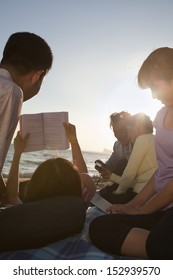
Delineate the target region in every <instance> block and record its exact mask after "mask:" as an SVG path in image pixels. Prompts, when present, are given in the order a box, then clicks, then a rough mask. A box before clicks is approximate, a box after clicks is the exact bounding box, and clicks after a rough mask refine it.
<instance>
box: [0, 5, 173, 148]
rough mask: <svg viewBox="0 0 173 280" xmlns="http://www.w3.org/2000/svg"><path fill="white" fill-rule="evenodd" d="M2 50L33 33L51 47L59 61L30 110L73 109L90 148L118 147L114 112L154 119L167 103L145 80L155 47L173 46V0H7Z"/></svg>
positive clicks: (29, 104) (25, 110) (80, 134)
mask: <svg viewBox="0 0 173 280" xmlns="http://www.w3.org/2000/svg"><path fill="white" fill-rule="evenodd" d="M0 11H1V17H0V30H1V32H0V33H1V45H0V53H2V51H3V47H4V45H5V43H6V41H7V39H8V37H9V36H10V35H11V34H12V33H14V32H18V31H29V32H33V33H36V34H38V35H40V36H41V37H43V38H44V39H45V40H46V41H47V42H48V44H49V45H50V46H51V49H52V51H53V55H54V63H53V67H52V69H51V71H50V72H49V73H48V75H47V76H46V78H45V82H44V84H43V86H42V88H41V91H40V93H39V94H38V96H36V97H34V98H33V99H32V100H30V101H28V102H26V103H25V104H24V106H23V110H22V113H39V112H43V111H45V112H46V111H47V112H49V111H68V112H69V118H70V122H72V123H74V124H75V125H76V127H77V132H78V139H79V142H80V145H81V148H82V150H88V151H102V150H103V149H104V148H106V149H112V146H113V143H114V140H115V139H114V136H113V133H112V131H111V130H110V129H109V115H110V114H111V113H113V112H119V111H121V110H126V111H128V112H130V113H132V114H133V113H137V112H145V113H146V114H148V115H149V116H150V117H151V119H153V118H154V116H155V114H156V112H157V111H158V110H159V109H160V108H161V107H162V104H161V103H160V102H159V101H157V100H152V98H151V94H150V92H149V90H146V91H144V90H141V89H139V88H138V85H137V73H138V70H139V68H140V66H141V64H142V62H143V60H144V59H145V58H146V57H147V56H148V55H149V53H150V52H151V51H153V50H154V49H156V48H158V47H161V46H169V47H173V33H172V29H173V17H172V11H173V1H172V0H164V1H163V0H150V1H143V0H131V1H129V0H29V1H24V0H15V1H14V0H0Z"/></svg>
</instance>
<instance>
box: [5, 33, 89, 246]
mask: <svg viewBox="0 0 173 280" xmlns="http://www.w3.org/2000/svg"><path fill="white" fill-rule="evenodd" d="M52 60H53V57H52V52H51V49H50V47H49V46H48V44H47V43H46V42H45V41H44V40H43V39H42V38H41V37H39V36H37V35H35V34H32V33H28V32H18V33H15V34H12V35H11V36H10V38H9V39H8V41H7V43H6V46H5V48H4V52H3V57H2V61H1V64H0V174H1V172H2V168H3V164H4V161H5V158H6V155H7V152H8V149H9V146H10V143H11V140H12V137H13V134H14V131H15V129H16V126H17V122H18V119H19V115H20V111H21V106H22V102H23V101H26V100H28V99H29V98H31V97H33V96H34V95H36V94H37V93H38V92H39V89H40V87H41V84H42V81H43V78H44V76H45V75H46V73H47V72H48V71H49V69H50V68H51V66H52ZM10 186H11V187H10V188H11V189H8V188H7V191H6V187H5V183H4V181H3V177H2V175H1V178H0V187H1V202H2V203H3V202H4V198H7V199H6V200H7V201H6V202H7V203H8V195H9V194H10V193H11V192H12V193H13V192H14V189H13V184H10ZM6 194H7V195H6ZM2 196H3V197H2ZM13 204H17V205H14V206H11V207H0V228H1V233H0V251H7V250H19V249H26V248H34V247H41V246H43V245H45V244H48V243H51V242H55V241H57V240H59V239H62V238H64V237H67V236H69V235H71V234H74V233H77V232H79V231H80V230H81V229H82V227H83V224H84V221H85V207H84V204H83V202H82V200H81V199H80V198H77V197H73V196H72V197H70V196H67V197H54V198H49V199H44V200H41V201H36V202H29V203H24V204H18V202H17V201H16V202H14V203H13ZM43 217H44V219H43Z"/></svg>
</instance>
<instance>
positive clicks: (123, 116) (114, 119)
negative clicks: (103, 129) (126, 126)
mask: <svg viewBox="0 0 173 280" xmlns="http://www.w3.org/2000/svg"><path fill="white" fill-rule="evenodd" d="M130 116H131V115H130V114H129V113H128V112H126V111H121V112H120V113H112V114H111V115H110V127H113V126H114V125H116V123H118V122H119V121H120V120H125V121H126V120H128V119H129V118H130Z"/></svg>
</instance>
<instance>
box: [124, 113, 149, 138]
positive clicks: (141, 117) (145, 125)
mask: <svg viewBox="0 0 173 280" xmlns="http://www.w3.org/2000/svg"><path fill="white" fill-rule="evenodd" d="M136 124H137V125H138V126H139V127H141V129H142V130H143V133H144V134H151V133H153V124H152V121H151V119H150V117H149V116H147V115H146V114H144V113H137V114H135V115H133V116H131V117H130V118H129V120H128V122H127V125H130V126H135V125H136Z"/></svg>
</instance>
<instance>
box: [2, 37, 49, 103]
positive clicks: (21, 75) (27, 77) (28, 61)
mask: <svg viewBox="0 0 173 280" xmlns="http://www.w3.org/2000/svg"><path fill="white" fill-rule="evenodd" d="M52 61H53V56H52V52H51V49H50V47H49V46H48V44H47V43H46V42H45V41H44V39H42V38H41V37H39V36H38V35H36V34H33V33H29V32H17V33H14V34H12V35H11V36H10V37H9V39H8V41H7V43H6V45H5V47H4V51H3V57H2V60H1V65H0V66H1V67H2V68H5V69H7V70H8V71H9V72H10V73H11V75H12V78H13V80H14V82H15V83H16V84H17V85H18V86H19V87H21V89H22V91H23V95H24V101H25V100H28V99H30V98H31V97H33V96H34V95H36V94H37V93H38V92H39V90H40V87H41V84H42V81H43V79H44V76H45V75H46V73H47V72H48V71H49V69H50V68H51V66H52Z"/></svg>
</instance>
